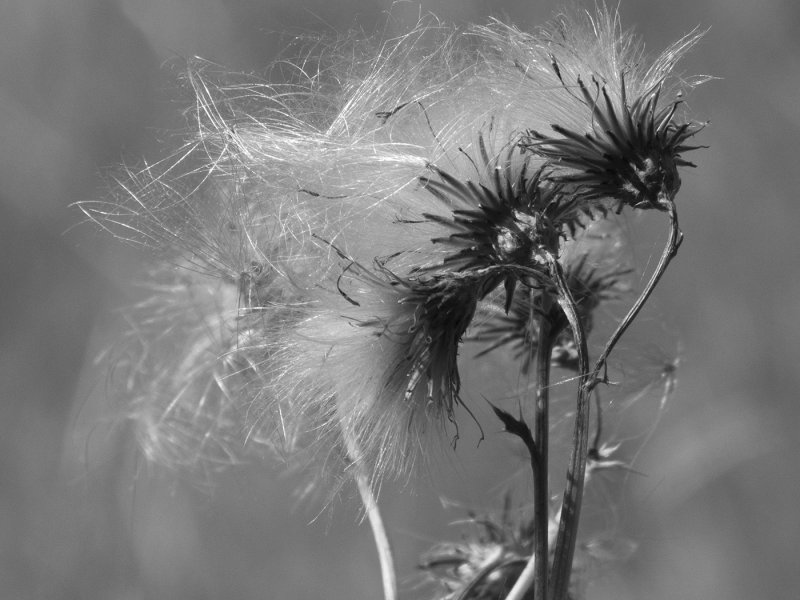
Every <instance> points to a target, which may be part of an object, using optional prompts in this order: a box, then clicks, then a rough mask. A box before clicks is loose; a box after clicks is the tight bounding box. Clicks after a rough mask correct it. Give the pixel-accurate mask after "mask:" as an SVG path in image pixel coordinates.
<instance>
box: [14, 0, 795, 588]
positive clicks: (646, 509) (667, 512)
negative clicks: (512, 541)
mask: <svg viewBox="0 0 800 600" xmlns="http://www.w3.org/2000/svg"><path fill="white" fill-rule="evenodd" d="M587 4H588V3H587ZM389 8H390V3H389V2H386V1H379V0H374V1H367V0H362V1H357V0H350V1H343V2H334V1H328V2H325V1H323V0H291V1H274V0H272V1H270V0H60V1H59V0H5V1H4V2H2V3H0V290H1V291H0V597H2V598H9V599H40V598H59V599H61V598H87V599H93V598H103V599H114V600H139V599H146V598H148V599H149V598H158V599H160V598H176V599H180V598H185V599H190V598H191V599H203V598H208V599H212V598H214V599H216V598H225V599H226V600H245V599H255V598H259V599H265V598H266V599H272V598H276V599H277V598H309V599H313V598H327V599H338V598H341V599H343V600H344V599H347V600H373V599H374V598H376V597H377V596H378V594H379V590H380V581H379V575H378V570H377V561H376V559H375V556H374V553H373V551H372V545H371V538H370V534H369V530H368V528H367V527H366V525H364V524H360V523H359V515H358V512H357V511H356V510H355V509H353V508H351V507H350V506H349V505H348V504H347V503H345V502H342V503H340V505H338V506H336V507H334V509H333V510H332V511H327V512H325V513H323V514H321V515H319V516H318V515H317V512H316V511H315V510H313V509H312V510H308V509H306V508H299V509H298V508H294V509H293V508H292V504H293V501H292V495H291V494H292V488H293V484H294V483H295V482H293V481H291V479H287V478H285V477H281V476H279V475H278V474H276V473H275V472H272V471H271V470H270V469H269V468H267V467H264V466H253V467H250V468H247V469H237V470H234V471H233V472H231V473H227V474H225V475H223V476H221V477H219V478H218V479H217V480H216V481H215V482H214V485H213V486H208V487H206V488H202V489H198V486H197V485H195V484H194V483H192V482H187V481H184V480H183V479H181V478H175V477H168V476H165V475H163V474H161V473H159V472H158V471H157V470H152V469H148V468H147V467H146V466H144V465H141V464H137V463H136V461H135V459H134V456H135V453H134V452H133V448H132V447H131V445H130V444H129V443H127V442H126V436H125V432H124V430H121V429H120V428H119V427H115V426H114V425H113V424H111V423H109V421H108V418H109V416H110V414H111V412H110V410H109V407H108V395H107V393H106V389H105V387H104V386H105V384H106V374H105V371H104V369H103V368H102V367H99V366H96V365H95V362H94V360H95V358H96V357H97V356H98V355H100V353H101V352H102V350H103V348H105V347H107V346H108V344H109V343H111V342H112V341H113V339H114V335H115V331H118V329H119V327H120V323H119V322H118V315H117V314H116V313H114V310H115V309H116V308H118V307H120V306H123V305H125V304H126V303H129V302H131V301H132V300H133V299H134V297H135V295H134V292H133V291H132V290H131V288H130V286H129V283H130V281H131V279H133V278H134V277H135V276H136V273H137V271H136V269H137V266H139V265H140V264H141V260H142V255H141V254H139V253H137V252H136V251H134V250H133V249H131V248H129V247H126V246H123V245H120V244H118V243H117V242H115V241H114V240H112V239H109V238H108V237H107V236H105V235H102V234H101V233H99V232H98V231H97V230H96V228H93V227H90V226H85V225H78V224H79V222H80V221H81V220H82V217H81V214H80V213H79V211H78V210H77V209H75V208H74V207H70V204H71V203H73V202H76V201H80V200H85V199H96V198H100V197H102V196H103V195H104V194H105V193H106V192H105V185H106V184H105V183H104V180H103V173H105V172H106V169H107V168H109V167H113V166H114V165H117V164H119V163H120V162H122V161H123V160H126V161H134V162H135V161H138V160H140V158H141V157H148V158H150V159H151V160H152V159H154V158H157V157H158V156H160V153H161V152H162V150H160V147H161V143H162V142H163V141H164V140H169V139H171V138H170V135H169V132H170V131H174V130H177V129H179V128H180V127H182V125H183V121H182V118H181V111H182V110H183V109H184V108H185V107H184V106H182V105H181V104H180V103H179V102H176V100H175V99H176V98H177V97H178V95H177V94H176V93H175V85H176V84H175V79H176V76H177V75H178V72H179V69H178V68H176V65H179V64H180V60H179V59H180V58H181V57H184V58H185V57H192V56H195V55H196V56H200V57H203V58H205V59H208V60H210V61H213V62H215V63H218V64H220V65H224V66H226V67H228V68H230V69H231V70H233V71H257V70H259V69H262V68H264V67H265V66H266V65H267V64H268V63H269V62H270V61H271V60H272V59H273V58H274V57H275V56H276V54H277V52H279V51H280V50H281V48H282V47H283V46H284V45H285V43H286V39H287V38H286V37H285V35H282V34H281V32H286V31H297V30H310V31H328V32H336V31H345V30H347V29H348V28H350V27H352V26H355V25H359V26H362V27H363V28H364V29H365V30H367V31H373V30H376V29H383V28H384V27H385V23H386V18H387V17H386V11H387V10H388V9H389ZM557 8H558V4H557V3H555V2H553V1H551V0H546V1H541V2H531V1H525V2H522V1H511V0H500V1H489V0H472V1H469V0H439V1H432V2H428V3H424V5H423V7H422V8H421V9H420V7H419V5H418V4H414V3H405V2H403V3H398V4H396V5H395V6H394V7H393V9H392V14H393V17H392V21H391V25H390V26H388V29H387V33H388V34H395V33H401V32H402V30H403V28H404V26H406V25H411V24H413V23H414V22H415V21H416V18H417V16H418V13H419V11H420V10H422V11H423V12H426V11H431V12H433V13H435V14H437V15H438V16H439V17H440V18H442V19H443V20H446V21H454V22H456V23H467V22H483V21H485V20H486V19H487V18H488V17H489V16H491V15H495V16H498V17H505V18H507V19H509V20H511V21H512V22H514V23H515V24H517V25H519V26H520V27H529V26H535V25H537V24H541V23H542V22H544V21H545V20H547V19H548V18H550V17H551V16H552V15H553V13H554V11H555V10H556V9H557ZM620 10H621V13H622V17H623V23H624V25H626V26H633V27H635V28H636V30H637V31H638V32H639V33H640V34H641V35H642V36H644V38H645V39H646V41H647V44H648V48H649V49H650V50H651V51H653V52H656V51H659V50H661V49H663V48H664V47H665V46H666V45H667V44H669V43H670V42H672V41H674V40H675V39H677V38H678V37H680V36H681V35H683V34H684V33H686V32H688V31H689V30H691V29H692V28H694V27H695V26H697V25H700V26H701V27H704V28H705V27H710V28H711V29H710V31H709V33H708V34H707V36H706V37H705V39H704V40H703V41H702V42H701V43H700V45H699V46H698V47H697V48H696V49H695V50H694V51H693V53H692V54H690V55H689V56H688V57H687V58H686V59H685V61H684V62H683V63H682V65H683V70H684V71H685V72H687V73H705V74H711V75H714V76H717V77H718V78H719V79H717V80H715V81H711V82H709V83H707V84H705V85H703V86H702V87H701V88H699V89H697V90H696V91H695V92H694V93H693V94H692V95H691V96H690V98H689V104H690V107H691V109H692V112H693V114H694V115H695V116H696V117H697V118H699V119H710V120H711V125H710V126H709V127H708V128H707V130H706V131H704V132H703V133H702V134H701V141H702V143H705V144H708V145H710V146H711V149H710V150H706V151H701V152H698V153H696V154H694V155H693V156H692V160H695V161H696V162H698V163H699V165H700V168H698V169H697V170H696V171H691V172H688V173H686V175H685V177H684V186H683V190H682V192H681V194H680V195H679V198H678V201H679V203H680V215H681V224H682V226H683V230H684V233H685V235H686V241H685V243H684V245H683V247H682V248H681V252H680V254H679V256H678V259H677V261H676V262H675V263H674V264H673V266H672V267H671V269H670V271H669V272H668V275H667V276H666V277H665V278H664V280H663V282H662V284H661V285H660V287H659V288H658V291H657V298H658V304H659V310H660V316H659V319H663V322H666V323H669V324H670V327H671V330H672V331H671V333H670V335H669V336H667V337H668V338H669V339H668V340H667V341H666V342H664V344H665V345H666V346H670V345H673V346H674V345H675V343H676V340H679V343H680V348H681V354H680V355H681V364H680V372H679V386H678V388H677V391H676V394H675V395H674V397H673V398H672V399H671V401H670V403H669V404H668V406H667V407H666V409H665V410H663V411H660V412H658V415H657V416H659V417H660V420H659V423H658V427H657V428H656V429H655V431H654V432H653V434H652V435H651V436H650V437H649V439H648V440H647V442H646V443H642V444H641V447H640V455H639V457H638V459H637V462H636V467H637V470H640V471H642V472H643V473H644V474H643V475H642V476H640V477H639V479H637V480H636V482H635V485H631V486H630V490H629V492H630V494H629V496H630V497H629V498H628V499H627V500H625V501H624V502H621V504H619V505H618V506H617V508H616V509H615V510H614V512H615V520H614V521H613V523H610V524H609V527H610V530H611V532H612V533H614V534H617V533H618V534H619V537H620V538H623V537H624V538H625V539H630V540H634V541H635V542H636V544H637V545H638V549H637V550H636V552H635V553H634V554H633V555H632V556H631V557H630V558H629V559H628V560H627V561H617V562H614V563H612V564H611V565H610V566H609V567H608V568H607V569H604V570H602V571H599V572H598V573H597V575H596V577H594V578H593V583H592V586H591V588H590V591H591V594H590V598H592V600H597V599H609V600H610V599H620V600H628V599H631V600H632V599H638V598H651V599H664V600H667V599H670V600H672V599H676V598H687V599H689V598H698V599H699V598H702V599H704V600H709V599H711V600H713V599H720V600H722V599H724V600H739V599H741V600H745V599H747V600H750V599H752V598H771V599H781V598H785V599H787V600H788V599H794V598H797V597H798V594H799V593H800V592H798V590H800V569H798V568H797V565H798V557H797V548H798V545H799V544H800V510H798V508H797V503H798V498H800V467H798V459H799V458H800V435H798V423H800V402H798V400H799V399H798V389H800V369H799V368H798V366H797V361H798V356H800V343H799V340H800V276H799V275H800V267H799V265H800V260H799V259H800V255H798V247H799V246H800V245H799V244H798V241H797V239H796V238H797V237H798V225H800V202H798V190H800V168H799V165H798V159H797V157H798V150H797V143H798V139H800V107H799V105H798V100H799V99H800V45H799V44H800V42H798V35H797V34H798V31H800V4H798V3H796V2H790V1H788V0H764V1H763V2H759V3H754V2H747V1H745V0H734V1H731V0H724V1H723V0H672V1H671V2H634V1H632V0H623V1H622V3H621V8H620ZM654 231H656V232H659V231H661V230H659V229H654ZM659 239H660V238H659ZM654 247H657V246H654ZM655 342H656V343H658V342H659V340H655ZM667 350H669V349H667ZM654 360H655V359H654ZM648 401H652V399H651V400H648ZM656 401H657V399H656ZM651 416H652V413H651ZM498 429H499V428H498ZM495 433H496V431H495ZM464 447H466V451H467V454H468V455H470V456H471V455H475V456H476V457H477V458H475V459H474V460H475V463H473V464H474V466H471V465H470V463H469V462H467V464H466V466H463V465H462V466H460V467H457V468H455V467H454V470H456V471H458V472H459V473H460V475H459V476H458V477H457V478H456V479H458V478H459V477H460V479H461V484H460V485H461V488H458V485H456V487H454V488H453V490H456V489H463V490H466V491H464V494H465V495H464V496H462V497H461V498H460V501H463V502H469V501H470V499H471V498H473V499H474V500H475V502H477V503H478V504H479V507H480V506H489V504H488V500H487V498H489V497H490V495H485V496H482V495H480V493H479V491H476V488H477V490H479V489H480V488H481V486H484V485H490V484H488V483H483V482H484V479H483V475H481V474H480V473H479V471H480V470H481V469H484V470H485V469H486V468H487V460H486V458H485V457H484V458H481V455H480V453H481V450H480V449H478V451H474V450H475V449H474V444H471V442H470V443H465V444H464ZM487 452H488V450H487ZM469 460H471V459H468V461H469ZM481 461H482V462H481ZM489 470H491V466H489ZM435 483H436V482H431V481H423V482H422V485H421V486H420V488H419V489H418V490H417V491H414V492H412V491H411V490H409V489H402V488H397V489H395V488H389V489H387V490H385V493H384V503H385V507H386V511H387V516H388V520H389V527H390V530H391V532H392V535H393V537H394V539H395V540H396V545H397V558H398V565H399V569H400V573H401V575H404V576H407V577H405V578H404V579H403V582H404V583H403V585H404V590H405V595H404V597H406V598H414V597H417V596H418V595H419V594H421V592H419V594H417V593H416V592H414V588H413V582H414V581H415V580H414V578H413V575H414V573H415V565H416V561H417V556H418V554H419V552H420V551H422V550H424V549H425V548H426V547H428V546H429V545H430V544H432V543H433V542H435V541H436V540H437V539H443V538H444V537H445V536H447V537H449V538H451V539H458V538H459V535H460V533H459V529H458V528H457V527H452V526H450V525H449V524H450V523H451V522H453V521H455V520H457V519H459V518H462V517H463V516H464V511H463V510H461V509H450V510H444V509H443V508H442V503H441V502H440V499H439V494H440V493H441V492H437V491H435ZM432 484H434V485H432ZM609 491H610V493H611V496H610V497H609V502H610V504H611V505H614V503H615V502H616V500H615V499H614V495H613V486H609ZM453 493H454V494H455V493H456V492H455V491H453ZM408 576H411V577H408Z"/></svg>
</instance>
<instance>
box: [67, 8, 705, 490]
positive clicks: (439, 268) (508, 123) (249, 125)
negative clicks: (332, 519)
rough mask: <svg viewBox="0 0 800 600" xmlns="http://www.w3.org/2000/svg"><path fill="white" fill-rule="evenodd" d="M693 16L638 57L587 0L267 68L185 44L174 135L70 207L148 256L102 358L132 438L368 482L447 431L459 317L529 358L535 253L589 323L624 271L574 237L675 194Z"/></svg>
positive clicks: (539, 283) (183, 460)
mask: <svg viewBox="0 0 800 600" xmlns="http://www.w3.org/2000/svg"><path fill="white" fill-rule="evenodd" d="M698 37H699V36H698V35H696V34H691V35H689V36H687V37H686V38H684V39H682V40H681V41H679V42H678V43H676V44H675V45H674V46H672V47H670V48H669V49H667V50H666V51H665V52H664V53H663V54H661V55H660V56H658V57H656V58H655V59H653V60H648V59H647V57H646V56H645V55H644V52H643V48H642V46H641V44H640V43H639V42H638V40H637V39H636V38H634V37H633V36H631V35H630V34H628V33H626V32H623V31H622V30H621V28H620V25H619V22H618V20H617V17H616V15H615V14H613V13H611V12H607V11H604V10H601V11H599V12H598V13H597V14H596V15H594V16H589V15H584V16H579V17H560V18H558V19H556V20H555V21H554V22H553V23H552V24H551V25H549V26H548V27H546V28H544V29H543V30H541V31H539V32H537V33H525V32H522V31H520V30H518V29H516V28H514V27H511V26H507V25H504V24H501V23H499V22H492V23H490V24H489V25H487V26H482V27H472V28H469V29H465V30H461V29H456V28H452V27H450V26H446V25H442V24H440V23H438V22H436V21H434V20H426V21H424V22H421V23H420V24H419V25H418V26H417V27H416V28H415V29H414V30H413V31H411V32H410V33H407V34H405V35H403V36H401V37H398V38H396V39H393V40H390V41H387V42H383V43H375V42H373V41H370V40H366V41H365V40H363V39H356V38H355V37H353V38H348V39H344V40H340V41H337V42H330V43H327V42H326V44H327V45H326V46H325V48H326V50H325V51H324V52H321V53H319V54H318V58H316V59H313V60H312V59H311V58H310V55H309V54H308V53H307V52H305V51H304V50H303V49H302V48H297V50H298V56H301V57H302V59H298V60H297V61H294V62H292V61H282V62H279V63H276V65H275V66H274V67H273V72H272V74H271V75H272V76H275V77H270V76H268V77H266V78H261V77H255V76H232V75H230V74H224V75H219V74H217V73H214V72H213V68H212V67H211V66H210V65H208V64H204V63H202V62H197V63H194V64H192V65H190V67H189V69H188V71H187V75H186V82H187V84H188V87H189V89H190V90H191V92H192V94H193V97H194V105H195V111H194V113H193V115H192V119H193V120H192V128H191V131H192V132H193V133H192V134H191V135H190V136H189V138H188V140H187V142H186V144H185V145H184V146H183V147H182V148H180V149H179V151H177V152H176V153H175V154H174V155H172V156H170V157H169V158H168V159H165V160H164V161H162V162H161V163H158V164H154V165H146V166H144V167H142V168H139V169H133V168H131V169H129V171H128V173H126V174H125V175H124V176H122V177H119V178H118V185H116V187H115V189H116V196H115V197H114V198H112V199H111V200H110V201H103V202H86V203H83V204H82V208H83V210H84V211H85V213H86V214H87V215H88V216H89V217H90V218H91V219H92V220H94V221H96V222H97V223H99V224H100V225H101V226H102V227H104V228H106V229H109V230H110V231H112V233H114V235H117V236H119V237H122V238H125V239H127V240H130V241H132V242H135V243H139V244H142V245H143V246H145V247H147V248H148V249H150V250H152V251H155V253H156V254H157V256H158V263H159V266H157V267H154V269H153V271H152V275H150V276H149V277H148V279H149V280H148V282H147V286H148V287H149V288H150V291H151V293H152V294H151V298H150V299H149V300H148V301H146V302H144V303H142V304H141V305H140V306H138V307H136V308H135V309H134V310H132V311H131V312H130V321H131V331H130V334H129V336H128V342H129V343H128V345H127V346H126V348H127V350H126V353H125V356H126V359H125V361H122V363H121V364H122V366H124V367H125V368H124V369H122V370H123V371H124V372H125V373H126V375H127V379H126V381H127V382H128V383H127V386H128V391H127V392H126V394H128V395H129V396H130V397H133V398H134V399H135V400H134V401H133V402H132V403H129V404H128V406H127V409H126V411H127V414H128V416H129V417H130V418H131V419H132V420H133V421H134V423H135V424H136V426H137V429H138V431H139V439H140V441H141V445H142V447H143V449H144V451H145V453H146V454H147V455H148V456H149V457H150V458H152V459H153V460H156V461H161V462H164V463H167V464H170V465H185V464H191V463H193V462H203V461H204V462H209V461H212V462H215V463H218V464H223V463H225V462H228V461H233V460H237V459H238V458H239V457H242V456H245V455H246V454H247V453H248V452H257V451H260V450H261V449H264V448H266V449H268V450H269V451H270V452H272V453H275V454H278V455H280V456H283V457H290V456H293V455H295V453H298V452H300V453H302V454H303V455H306V451H307V450H308V449H311V450H312V452H311V454H312V455H314V456H317V457H318V458H319V457H321V458H322V461H321V462H322V463H323V464H325V465H326V468H333V469H334V470H335V468H334V467H335V466H336V465H340V466H341V467H342V468H346V466H347V465H348V464H352V462H354V461H356V462H359V463H361V465H360V466H361V467H363V468H364V470H365V471H366V472H369V473H370V474H371V476H372V478H373V483H375V484H377V483H378V482H379V481H380V480H381V478H383V477H384V476H391V477H398V476H400V477H403V476H406V475H408V474H409V473H410V471H411V469H412V467H413V466H414V465H416V464H419V463H420V462H423V463H424V462H425V458H426V456H427V453H428V448H430V444H431V442H434V443H435V441H437V440H441V439H447V440H452V439H454V438H455V437H456V436H457V435H458V429H457V424H456V423H457V420H458V418H459V410H458V407H459V405H461V404H463V403H467V402H468V399H466V398H464V397H463V395H462V390H461V378H460V376H459V353H460V350H461V347H462V343H463V341H464V340H465V339H466V338H470V339H475V340H477V341H478V343H480V344H482V345H483V346H482V350H483V351H484V352H486V351H488V350H492V349H498V351H499V349H500V348H501V347H505V346H506V345H510V346H512V347H513V349H514V355H516V356H517V358H518V359H519V360H520V363H521V367H522V368H523V369H527V363H528V361H530V357H531V356H532V352H531V351H530V348H531V347H534V348H535V345H536V336H537V332H536V328H535V326H534V319H535V317H534V316H532V315H536V314H537V311H541V309H540V308H538V307H539V304H538V300H537V298H539V297H540V295H541V294H542V293H543V291H544V292H547V291H548V290H552V289H553V288H554V285H555V284H554V282H553V281H551V279H550V278H551V273H550V271H549V269H548V260H549V259H548V257H556V258H557V259H558V260H559V261H560V264H561V268H562V269H563V272H564V273H566V274H567V281H568V285H569V286H570V288H571V293H572V295H573V296H574V298H575V300H576V303H577V304H578V306H579V307H580V311H581V315H580V316H581V319H582V320H584V322H585V327H586V328H587V329H590V328H591V319H592V316H591V315H592V311H593V309H594V308H595V307H596V306H597V305H598V303H600V302H602V301H605V300H608V299H613V298H616V297H617V296H619V294H620V293H621V292H622V291H624V290H625V283H624V279H625V275H626V271H625V269H621V268H615V269H606V268H605V267H603V264H604V262H603V259H602V256H601V255H602V252H603V250H602V248H601V249H599V250H598V251H597V252H593V253H592V254H586V253H583V254H581V253H580V252H578V251H576V250H575V248H576V245H577V244H580V243H582V242H581V239H583V238H585V236H586V235H588V232H590V231H591V229H592V228H593V227H594V226H595V223H597V222H598V221H604V220H606V219H609V218H610V217H611V216H613V213H614V212H615V211H620V210H622V209H623V208H626V207H628V208H635V209H648V208H655V209H660V208H662V204H663V201H664V198H669V199H670V200H672V198H674V196H675V194H676V193H677V191H678V188H679V186H680V177H679V175H678V170H679V168H681V167H686V166H689V165H690V163H689V162H688V161H687V160H686V159H685V158H684V154H686V153H687V152H689V151H690V150H692V148H693V147H692V146H690V145H689V139H690V138H691V137H692V136H693V135H694V134H695V133H697V131H698V130H699V129H700V127H701V126H700V125H697V124H694V123H692V122H689V121H684V120H683V119H682V112H683V111H682V109H681V93H682V91H683V90H684V89H688V88H690V87H691V86H692V85H693V84H694V83H696V81H686V80H682V79H680V78H679V77H678V76H677V74H676V73H675V65H676V63H677V61H678V59H679V58H680V56H681V55H682V54H683V53H684V52H685V51H686V50H687V49H688V48H690V47H691V46H692V45H693V44H694V43H695V41H696V40H697V39H698ZM306 42H308V43H309V44H310V45H314V46H317V47H319V45H320V44H321V43H322V42H321V41H320V40H311V39H309V40H306ZM298 43H301V42H298ZM287 65H291V66H292V69H291V71H292V73H294V75H293V76H292V77H293V78H290V81H289V82H288V83H281V84H276V83H274V82H273V81H275V80H277V79H278V77H277V75H282V76H283V80H285V79H286V77H285V75H286V71H288V70H289V69H288V68H287ZM596 245H597V244H596ZM556 309H557V305H556V308H555V309H550V308H548V309H547V310H552V311H554V312H553V314H552V315H551V316H552V319H553V322H554V325H555V326H556V327H557V328H560V329H562V330H564V331H565V334H564V339H563V344H562V346H564V349H565V352H566V351H567V348H568V346H569V343H570V340H569V334H568V332H567V329H568V327H567V322H566V321H565V320H564V317H563V315H562V314H561V313H560V312H558V310H556ZM477 314H481V315H493V316H492V317H491V318H489V317H483V316H482V317H481V319H480V327H475V323H474V322H473V321H476V319H475V316H476V315H477ZM473 329H474V330H475V331H474V334H473ZM479 354H480V352H479ZM567 354H569V353H568V352H567ZM564 364H565V365H566V366H568V365H567V362H565V363H564ZM467 408H468V407H467ZM353 444H355V447H357V448H358V452H353V451H352V447H353ZM348 447H349V448H350V450H349V451H348ZM345 456H346V457H347V458H346V460H344V459H342V457H345ZM340 459H341V460H340Z"/></svg>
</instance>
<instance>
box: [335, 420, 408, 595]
mask: <svg viewBox="0 0 800 600" xmlns="http://www.w3.org/2000/svg"><path fill="white" fill-rule="evenodd" d="M341 429H342V437H343V438H344V441H345V446H346V447H347V454H348V456H349V457H350V460H351V461H352V468H353V470H354V471H355V473H354V478H355V480H356V486H357V487H358V495H359V496H360V497H361V503H362V504H363V505H364V511H365V512H366V515H367V519H368V520H369V525H370V528H371V529H372V537H373V539H374V540H375V548H376V549H377V551H378V561H379V562H380V566H381V580H382V582H383V598H384V600H397V575H396V574H395V568H394V557H393V555H392V547H391V544H390V543H389V536H388V535H387V533H386V527H385V526H384V524H383V518H382V517H381V511H380V508H379V507H378V502H377V500H376V498H375V494H374V493H373V491H372V486H371V485H370V483H369V477H368V476H367V474H366V472H365V470H364V465H363V463H362V462H361V460H360V456H361V452H360V450H359V448H358V444H357V443H356V441H355V440H354V439H353V438H352V436H350V435H349V434H348V432H347V431H346V430H345V428H344V427H342V428H341Z"/></svg>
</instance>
